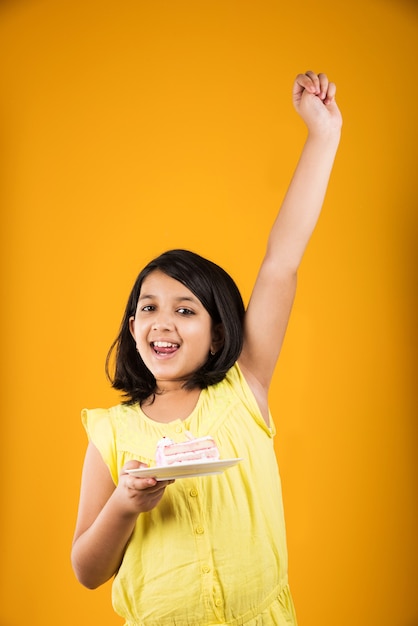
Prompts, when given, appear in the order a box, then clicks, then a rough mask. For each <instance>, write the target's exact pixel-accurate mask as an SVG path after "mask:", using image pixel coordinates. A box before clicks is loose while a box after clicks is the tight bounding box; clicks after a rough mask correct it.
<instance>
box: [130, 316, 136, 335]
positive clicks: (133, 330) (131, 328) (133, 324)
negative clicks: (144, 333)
mask: <svg viewBox="0 0 418 626" xmlns="http://www.w3.org/2000/svg"><path fill="white" fill-rule="evenodd" d="M129 331H130V333H131V335H132V337H133V338H134V339H135V316H134V315H132V316H131V317H130V318H129Z"/></svg>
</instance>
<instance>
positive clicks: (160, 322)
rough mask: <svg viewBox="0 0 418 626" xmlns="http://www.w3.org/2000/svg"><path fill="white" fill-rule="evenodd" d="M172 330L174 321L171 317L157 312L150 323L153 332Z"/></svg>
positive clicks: (165, 313)
mask: <svg viewBox="0 0 418 626" xmlns="http://www.w3.org/2000/svg"><path fill="white" fill-rule="evenodd" d="M173 328H174V321H173V318H172V316H171V315H170V314H169V313H167V312H164V311H159V312H158V314H157V315H156V316H155V317H154V319H153V322H152V329H153V330H172V329H173Z"/></svg>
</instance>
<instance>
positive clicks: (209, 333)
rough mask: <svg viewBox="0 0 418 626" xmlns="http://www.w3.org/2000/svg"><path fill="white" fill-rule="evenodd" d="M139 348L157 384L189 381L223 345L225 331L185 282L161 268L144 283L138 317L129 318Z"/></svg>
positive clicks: (165, 385) (138, 305) (137, 312)
mask: <svg viewBox="0 0 418 626" xmlns="http://www.w3.org/2000/svg"><path fill="white" fill-rule="evenodd" d="M129 325H130V331H131V333H132V336H133V337H134V339H135V342H136V347H137V350H138V352H139V353H140V355H141V358H142V360H143V361H144V363H145V365H146V366H147V368H148V369H149V370H150V371H151V372H152V374H153V375H154V377H155V379H156V381H157V386H159V387H160V388H161V386H162V387H164V388H166V387H167V383H177V382H183V381H184V380H186V379H187V378H188V377H189V376H190V374H192V373H193V372H194V371H196V370H197V369H199V367H201V366H202V365H203V364H204V363H205V362H206V360H207V358H208V355H209V352H210V351H213V352H216V351H217V350H219V348H220V347H221V345H222V333H221V332H220V329H219V327H217V328H214V325H213V322H212V319H211V317H210V315H209V313H208V312H207V311H206V309H205V308H204V306H203V304H202V303H201V302H200V300H198V298H197V297H196V296H195V295H194V294H193V293H192V292H191V291H190V290H189V289H187V287H185V286H184V285H183V284H182V283H180V282H179V281H177V280H175V279H174V278H171V277H170V276H167V274H164V273H163V272H160V271H159V270H155V271H153V272H152V273H151V274H149V275H148V276H147V278H146V279H145V280H144V282H143V283H142V286H141V291H140V294H139V298H138V304H137V308H136V313H135V317H131V318H130V320H129Z"/></svg>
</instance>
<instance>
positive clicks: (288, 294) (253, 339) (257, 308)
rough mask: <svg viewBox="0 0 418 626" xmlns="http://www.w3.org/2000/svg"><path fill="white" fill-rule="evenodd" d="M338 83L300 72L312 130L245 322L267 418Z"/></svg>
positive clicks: (330, 136)
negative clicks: (273, 379) (268, 402)
mask: <svg viewBox="0 0 418 626" xmlns="http://www.w3.org/2000/svg"><path fill="white" fill-rule="evenodd" d="M335 91H336V87H335V85H334V83H330V82H329V81H328V78H327V76H326V75H325V74H315V73H314V72H306V74H299V75H298V76H297V77H296V80H295V83H294V87H293V103H294V106H295V108H296V111H297V112H298V113H299V114H300V116H301V117H302V119H303V120H304V122H305V124H306V126H307V129H308V136H307V139H306V143H305V145H304V148H303V151H302V154H301V156H300V159H299V162H298V165H297V167H296V170H295V172H294V175H293V178H292V180H291V182H290V185H289V188H288V190H287V193H286V195H285V198H284V200H283V203H282V206H281V209H280V212H279V214H278V216H277V218H276V220H275V222H274V224H273V227H272V229H271V232H270V236H269V239H268V244H267V250H266V255H265V257H264V259H263V262H262V265H261V268H260V271H259V274H258V277H257V280H256V283H255V286H254V290H253V293H252V295H251V299H250V302H249V305H248V310H247V313H246V317H245V326H244V347H243V351H242V353H241V356H240V358H239V363H240V366H241V369H242V371H243V373H244V375H245V377H246V378H247V380H248V383H249V384H250V386H251V388H252V389H253V391H254V393H255V396H256V398H257V400H258V402H259V404H260V408H261V410H262V412H263V413H264V415H265V417H266V419H267V392H268V388H269V385H270V381H271V378H272V375H273V371H274V368H275V365H276V362H277V359H278V356H279V353H280V349H281V347H282V343H283V339H284V335H285V332H286V327H287V323H288V320H289V316H290V311H291V308H292V304H293V299H294V295H295V291H296V278H297V270H298V267H299V265H300V262H301V260H302V256H303V253H304V251H305V248H306V246H307V244H308V241H309V239H310V237H311V234H312V232H313V230H314V228H315V225H316V222H317V220H318V217H319V214H320V211H321V207H322V204H323V200H324V196H325V192H326V189H327V185H328V180H329V177H330V174H331V170H332V166H333V162H334V158H335V154H336V151H337V148H338V143H339V140H340V134H341V125H342V118H341V114H340V111H339V109H338V107H337V104H336V102H335Z"/></svg>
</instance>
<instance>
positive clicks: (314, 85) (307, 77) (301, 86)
mask: <svg viewBox="0 0 418 626" xmlns="http://www.w3.org/2000/svg"><path fill="white" fill-rule="evenodd" d="M305 90H306V91H307V92H308V93H311V94H312V95H315V96H318V98H320V99H321V100H322V101H323V102H324V104H329V103H330V102H332V101H333V100H334V98H335V93H336V90H337V88H336V86H335V83H331V82H329V80H328V76H327V75H326V74H324V73H322V72H321V73H319V74H316V73H315V72H312V71H311V70H308V71H307V72H305V74H298V75H297V76H296V80H295V90H294V91H295V95H299V97H300V95H301V94H302V93H303V91H305Z"/></svg>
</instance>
